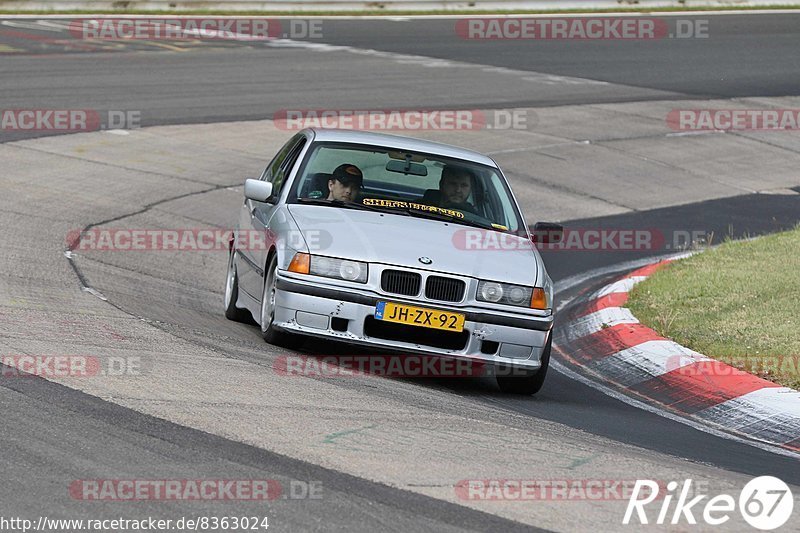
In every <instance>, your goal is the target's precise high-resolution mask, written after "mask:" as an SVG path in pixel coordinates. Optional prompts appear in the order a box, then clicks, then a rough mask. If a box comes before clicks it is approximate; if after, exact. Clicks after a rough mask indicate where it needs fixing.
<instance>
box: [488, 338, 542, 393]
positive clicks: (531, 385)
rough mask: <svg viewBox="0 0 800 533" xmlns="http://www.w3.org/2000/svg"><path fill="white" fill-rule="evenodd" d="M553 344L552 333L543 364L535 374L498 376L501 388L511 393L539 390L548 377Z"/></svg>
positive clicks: (498, 383)
mask: <svg viewBox="0 0 800 533" xmlns="http://www.w3.org/2000/svg"><path fill="white" fill-rule="evenodd" d="M552 346H553V335H552V333H551V334H550V335H549V336H548V337H547V344H546V345H545V348H544V351H543V352H542V366H541V367H539V370H537V371H536V373H535V374H529V375H525V376H497V385H498V386H499V387H500V390H501V391H503V392H506V393H509V394H523V395H525V396H532V395H534V394H536V393H537V392H539V390H540V389H541V388H542V385H544V378H545V377H547V369H548V368H549V366H550V349H551V347H552Z"/></svg>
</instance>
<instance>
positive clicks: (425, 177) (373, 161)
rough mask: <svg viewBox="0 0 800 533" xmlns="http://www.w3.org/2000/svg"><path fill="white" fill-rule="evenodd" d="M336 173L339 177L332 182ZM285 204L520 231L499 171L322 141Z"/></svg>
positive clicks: (513, 207) (419, 154)
mask: <svg viewBox="0 0 800 533" xmlns="http://www.w3.org/2000/svg"><path fill="white" fill-rule="evenodd" d="M351 167H355V169H353V168H351ZM334 173H337V176H341V179H334V178H333V175H334ZM288 202H289V203H309V204H315V205H326V206H330V207H333V208H350V209H352V208H355V209H358V208H367V209H378V210H381V211H385V212H391V213H395V214H398V215H402V216H410V217H423V218H432V219H437V220H442V221H447V222H454V223H458V224H464V225H468V226H478V227H485V228H487V229H494V230H498V231H506V232H511V233H523V232H524V228H523V223H522V218H521V217H520V215H519V211H518V210H517V207H516V204H515V203H514V201H513V199H512V197H511V194H510V191H509V188H508V184H507V183H506V182H505V179H504V178H503V177H502V176H501V175H500V173H499V172H498V171H497V169H495V168H492V167H488V166H485V165H480V164H477V163H471V162H469V161H464V160H458V159H451V158H447V157H442V156H438V155H432V154H422V153H416V152H415V153H411V152H404V151H401V150H393V149H391V148H378V147H365V146H353V145H343V144H333V143H320V144H319V145H317V146H316V147H314V148H313V149H312V151H311V153H310V154H309V156H308V157H307V159H306V162H305V164H304V165H303V167H302V169H301V174H300V175H299V176H298V178H297V179H295V180H294V184H293V186H292V190H291V192H290V193H289V198H288Z"/></svg>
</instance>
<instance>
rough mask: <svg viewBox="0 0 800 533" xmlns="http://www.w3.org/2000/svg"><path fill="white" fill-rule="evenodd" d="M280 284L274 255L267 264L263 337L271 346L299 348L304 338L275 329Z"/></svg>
mask: <svg viewBox="0 0 800 533" xmlns="http://www.w3.org/2000/svg"><path fill="white" fill-rule="evenodd" d="M277 283H278V256H277V255H273V256H272V258H271V259H270V261H269V263H268V264H267V269H266V273H265V277H264V291H263V292H262V294H261V336H262V337H264V340H265V341H267V342H268V343H270V344H274V345H276V346H283V347H285V348H298V347H300V345H302V344H303V338H302V337H300V336H299V335H293V334H291V333H287V332H285V331H280V330H278V329H276V328H275V325H274V322H275V292H276V286H277Z"/></svg>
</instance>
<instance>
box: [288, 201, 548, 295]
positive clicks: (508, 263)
mask: <svg viewBox="0 0 800 533" xmlns="http://www.w3.org/2000/svg"><path fill="white" fill-rule="evenodd" d="M288 207H289V212H290V213H291V214H292V217H293V218H294V219H295V222H296V223H297V226H298V228H299V230H300V232H301V233H302V234H303V237H304V238H305V240H306V243H307V244H308V246H309V251H310V252H311V253H312V254H315V253H316V254H319V255H328V256H331V257H341V258H347V259H355V260H361V261H367V262H370V263H384V264H390V265H396V266H403V267H408V268H413V269H420V270H433V271H438V272H447V273H452V274H459V275H463V276H470V277H474V278H482V279H491V280H497V281H505V282H508V283H517V284H521V285H528V286H530V285H533V284H535V282H536V278H537V274H538V271H539V261H540V260H541V259H540V258H539V256H538V254H537V253H536V252H535V251H534V250H533V248H532V246H531V245H530V241H528V240H527V239H525V238H522V237H517V236H515V235H509V234H505V233H501V232H495V231H488V230H482V229H479V228H473V227H470V226H462V225H460V224H456V223H446V222H441V221H438V220H430V219H423V218H415V217H410V216H405V215H394V214H391V213H377V212H374V211H361V210H356V209H341V208H336V207H327V206H315V205H298V204H291V205H289V206H288ZM500 239H502V241H501V240H500ZM476 248H477V249H476ZM420 257H427V258H430V259H431V260H432V263H431V264H430V265H425V264H423V263H422V262H420V260H419V258H420Z"/></svg>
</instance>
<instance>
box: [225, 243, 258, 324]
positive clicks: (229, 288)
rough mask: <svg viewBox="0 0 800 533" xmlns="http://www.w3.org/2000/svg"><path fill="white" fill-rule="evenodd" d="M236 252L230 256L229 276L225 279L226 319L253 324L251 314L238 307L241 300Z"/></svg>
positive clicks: (232, 251) (233, 251) (232, 252)
mask: <svg viewBox="0 0 800 533" xmlns="http://www.w3.org/2000/svg"><path fill="white" fill-rule="evenodd" d="M235 254H236V251H235V250H231V252H230V253H229V254H228V275H227V278H226V279H225V318H227V319H228V320H233V321H234V322H246V323H251V322H252V318H250V312H249V311H247V310H246V309H239V308H238V307H236V300H237V299H238V298H239V275H238V274H237V272H236V262H235V261H234V260H233V259H234V257H235Z"/></svg>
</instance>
